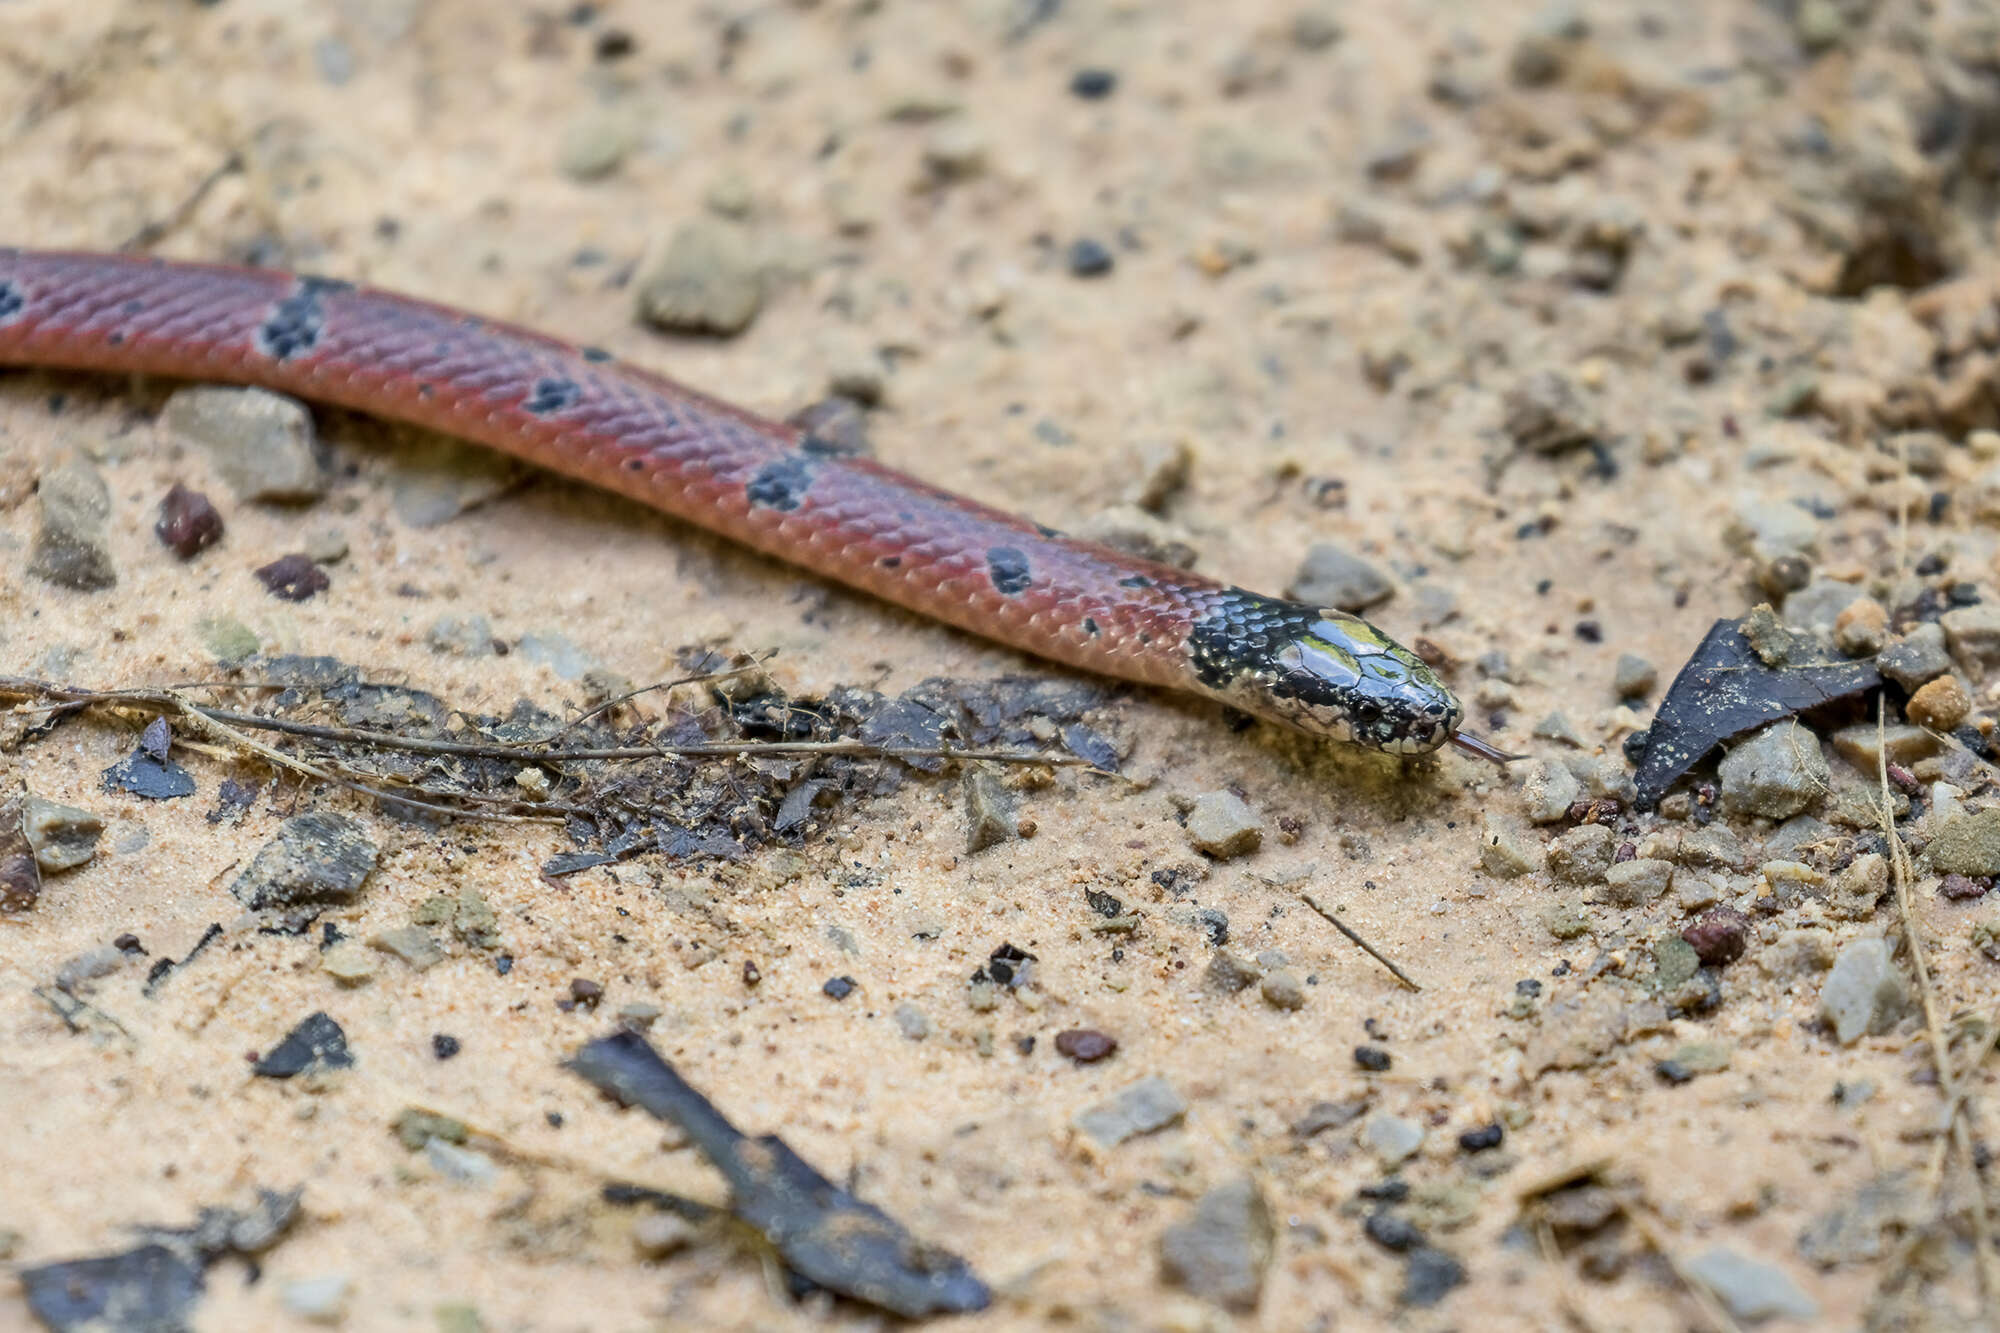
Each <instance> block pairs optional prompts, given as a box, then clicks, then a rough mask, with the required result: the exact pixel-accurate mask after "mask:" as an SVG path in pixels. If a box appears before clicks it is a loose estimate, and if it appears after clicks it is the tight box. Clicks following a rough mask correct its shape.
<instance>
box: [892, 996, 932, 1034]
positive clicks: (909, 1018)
mask: <svg viewBox="0 0 2000 1333" xmlns="http://www.w3.org/2000/svg"><path fill="white" fill-rule="evenodd" d="M889 1017H890V1018H892V1019H894V1020H895V1023H896V1030H897V1031H898V1032H900V1033H902V1034H903V1035H904V1036H905V1037H908V1038H909V1039H910V1040H911V1041H922V1040H923V1039H924V1038H925V1037H928V1036H930V1035H931V1020H930V1016H929V1015H927V1014H926V1013H924V1011H923V1010H921V1009H919V1008H917V1006H915V1005H914V1004H911V1003H910V1002H909V1001H907V1000H905V1001H904V1002H903V1003H901V1004H899V1005H897V1006H896V1008H895V1009H894V1010H893V1011H892V1012H891V1013H890V1015H889Z"/></svg>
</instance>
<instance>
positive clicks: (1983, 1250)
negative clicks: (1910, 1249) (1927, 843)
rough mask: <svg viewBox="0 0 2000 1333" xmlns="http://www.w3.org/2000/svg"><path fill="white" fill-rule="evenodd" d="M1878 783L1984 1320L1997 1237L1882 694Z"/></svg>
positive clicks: (1993, 1283)
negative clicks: (1920, 898)
mask: <svg viewBox="0 0 2000 1333" xmlns="http://www.w3.org/2000/svg"><path fill="white" fill-rule="evenodd" d="M1875 778H1876V782H1877V784H1878V787H1879V789H1880V792H1881V806H1880V809H1879V813H1880V815H1881V818H1882V837H1883V840H1884V841H1885V842H1887V844H1888V846H1889V869H1890V879H1891V881H1892V882H1893V883H1894V884H1895V886H1896V912H1897V914H1898V915H1899V916H1901V917H1902V920H1903V940H1904V943H1905V945H1906V946H1907V947H1908V949H1909V952H1910V966H1911V968H1912V969H1913V970H1914V971H1915V972H1916V974H1917V995H1918V998H1919V999H1920V1000H1921V1001H1922V1003H1923V1010H1924V1033H1925V1036H1926V1037H1927V1038H1928V1039H1929V1041H1930V1047H1931V1060H1932V1062H1933V1063H1934V1064H1935V1065H1936V1066H1937V1077H1938V1091H1939V1092H1940V1093H1941V1094H1942V1095H1943V1097H1944V1104H1945V1106H1946V1107H1948V1108H1950V1117H1951V1118H1950V1128H1949V1133H1950V1136H1951V1140H1952V1142H1953V1144H1954V1145H1955V1146H1956V1147H1957V1148H1958V1152H1959V1156H1960V1157H1962V1158H1963V1159H1964V1160H1965V1169H1966V1170H1967V1171H1968V1172H1969V1173H1970V1174H1971V1178H1972V1239H1973V1246H1974V1254H1975V1256H1976V1259H1975V1263H1976V1265H1977V1271H1978V1274H1979V1308H1980V1313H1981V1314H1982V1315H1984V1314H1985V1313H1986V1311H1987V1310H1988V1308H1989V1307H1990V1305H1991V1303H1992V1300H1993V1296H1994V1293H1995V1291H1996V1290H2000V1279H1996V1278H1995V1275H1994V1273H1993V1238H1992V1233H1991V1224H1990V1221H1989V1219H1988V1217H1987V1215H1986V1186H1985V1183H1984V1182H1983V1181H1982V1180H1981V1179H1980V1177H1979V1164H1978V1161H1977V1159H1975V1158H1974V1156H1973V1151H1972V1130H1971V1127H1970V1126H1969V1125H1968V1124H1967V1123H1966V1121H1967V1118H1968V1116H1967V1114H1966V1099H1965V1098H1964V1097H1963V1096H1962V1093H1961V1089H1960V1087H1959V1085H1958V1083H1957V1081H1956V1080H1955V1079H1954V1078H1953V1077H1952V1069H1951V1048H1950V1046H1949V1044H1948V1043H1947V1042H1946V1041H1945V1035H1944V1029H1943V1028H1942V1027H1941V1026H1940V1025H1939V1023H1938V1016H1937V993H1936V991H1935V989H1934V988H1933V987H1932V985H1931V970H1930V964H1929V962H1928V961H1927V960H1926V959H1925V957H1924V946H1923V942H1922V941H1921V940H1919V939H1918V938H1917V923H1916V917H1915V915H1914V914H1913V913H1912V912H1911V910H1910V881H1911V880H1912V879H1914V878H1915V875H1914V873H1913V870H1912V867H1911V865H1910V849H1909V847H1908V846H1907V845H1906V844H1905V843H1904V842H1903V835H1902V834H1901V833H1900V832H1899V831H1898V830H1897V828H1896V813H1895V807H1894V806H1893V805H1892V804H1891V802H1890V798H1889V753H1888V721H1887V713H1886V711H1885V709H1884V706H1883V703H1882V698H1881V696H1880V695H1877V696H1876V698H1875ZM1937 1185H1938V1187H1940V1188H1941V1187H1942V1185H1943V1172H1942V1170H1940V1171H1939V1173H1938V1180H1937Z"/></svg>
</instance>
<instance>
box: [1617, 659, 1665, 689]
mask: <svg viewBox="0 0 2000 1333" xmlns="http://www.w3.org/2000/svg"><path fill="white" fill-rule="evenodd" d="M1659 683H1660V669H1659V668H1658V667H1656V666H1654V665H1653V664H1652V663H1651V662H1649V661H1647V660H1646V659H1645V658H1643V657H1641V656H1639V655H1638V654H1637V653H1620V654H1618V665H1617V666H1615V667H1613V668H1612V671H1611V692H1612V693H1613V694H1615V695H1617V696H1618V697H1619V698H1620V699H1643V698H1645V697H1646V696H1647V695H1649V694H1651V693H1652V692H1653V687H1654V686H1655V685H1657V684H1659Z"/></svg>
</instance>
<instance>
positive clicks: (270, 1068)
mask: <svg viewBox="0 0 2000 1333" xmlns="http://www.w3.org/2000/svg"><path fill="white" fill-rule="evenodd" d="M353 1063H354V1057H353V1056H352V1055H350V1054H349V1053H348V1050H347V1034H346V1033H345V1032H343V1031H341V1027H340V1024H338V1023H336V1022H334V1021H333V1019H332V1018H330V1017H328V1016H327V1014H326V1013H325V1011H323V1010H322V1011H320V1012H317V1013H312V1014H308V1015H307V1016H306V1017H305V1018H303V1019H301V1020H300V1022H299V1025H298V1026H297V1027H295V1028H293V1029H292V1030H291V1031H290V1032H287V1033H286V1034H285V1039H284V1040H283V1041H281V1042H279V1043H278V1044H277V1046H276V1048H275V1049H273V1050H272V1051H271V1053H270V1054H269V1055H266V1056H265V1057H264V1058H263V1059H261V1060H259V1061H258V1062H257V1063H256V1064H254V1065H252V1066H251V1067H250V1069H251V1072H252V1073H254V1074H257V1075H259V1076H261V1077H263V1078H291V1077H292V1076H293V1075H295V1074H303V1073H305V1072H306V1071H307V1070H319V1069H346V1068H348V1067H349V1066H351V1065H352V1064H353Z"/></svg>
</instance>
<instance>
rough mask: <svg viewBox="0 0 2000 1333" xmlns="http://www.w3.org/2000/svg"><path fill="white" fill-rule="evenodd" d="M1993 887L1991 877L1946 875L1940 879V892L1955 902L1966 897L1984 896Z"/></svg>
mask: <svg viewBox="0 0 2000 1333" xmlns="http://www.w3.org/2000/svg"><path fill="white" fill-rule="evenodd" d="M1992 887H1993V881H1992V880H1990V879H1985V878H1979V879H1975V878H1973V877H1972V876H1971V875H1958V874H1952V875H1946V876H1945V877H1944V878H1943V879H1941V880H1939V881H1938V892H1939V893H1942V894H1943V895H1944V896H1945V897H1947V898H1949V899H1951V900H1952V901H1953V902H1959V901H1961V900H1963V899H1966V898H1982V897H1984V896H1985V895H1986V894H1987V892H1988V891H1989V890H1991V889H1992Z"/></svg>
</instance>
